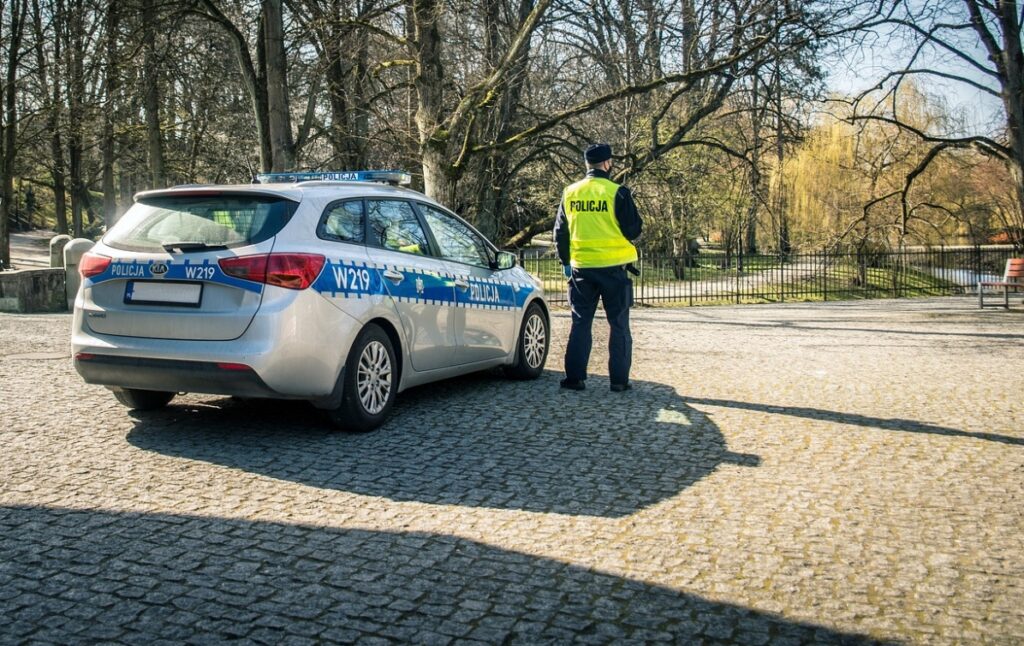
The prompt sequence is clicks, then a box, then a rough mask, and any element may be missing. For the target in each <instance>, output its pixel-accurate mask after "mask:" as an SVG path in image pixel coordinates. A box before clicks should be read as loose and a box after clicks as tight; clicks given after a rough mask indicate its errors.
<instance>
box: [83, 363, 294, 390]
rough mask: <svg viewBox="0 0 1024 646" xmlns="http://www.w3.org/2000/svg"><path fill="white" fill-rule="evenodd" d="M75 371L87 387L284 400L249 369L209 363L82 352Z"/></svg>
mask: <svg viewBox="0 0 1024 646" xmlns="http://www.w3.org/2000/svg"><path fill="white" fill-rule="evenodd" d="M74 364H75V370H77V371H78V374H80V375H81V376H82V378H83V379H84V380H85V382H86V383H89V384H99V385H103V386H114V387H118V388H138V389H140V390H159V391H164V392H202V393H210V394H215V395H233V396H236V397H275V398H279V397H281V396H282V395H281V393H278V392H276V391H275V390H273V389H272V388H270V386H268V385H267V384H266V383H265V382H264V381H263V380H262V379H261V378H260V376H259V375H257V374H256V372H255V371H253V369H252V368H249V367H248V366H242V365H241V364H235V363H216V362H209V361H177V360H171V359H147V358H142V357H118V356H111V355H98V354H89V353H86V352H79V353H78V354H76V355H75V358H74Z"/></svg>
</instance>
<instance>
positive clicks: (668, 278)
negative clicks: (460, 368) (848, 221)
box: [521, 245, 1022, 306]
mask: <svg viewBox="0 0 1024 646" xmlns="http://www.w3.org/2000/svg"><path fill="white" fill-rule="evenodd" d="M1021 255H1022V254H1021V252H1020V251H1015V250H1014V248H1013V247H1011V246H1008V245H1007V246H985V247H977V246H976V247H941V248H915V249H909V250H904V251H898V252H883V251H860V252H858V251H856V250H854V251H848V252H847V251H844V252H836V251H821V252H817V253H791V254H789V255H787V256H779V255H772V254H746V255H742V256H738V255H726V254H724V253H716V252H710V253H709V252H703V253H701V254H700V255H697V256H690V257H685V256H680V257H672V256H657V255H651V254H644V253H641V256H640V260H639V262H638V263H637V268H638V269H639V270H640V276H638V277H634V278H633V300H634V302H635V303H636V304H638V305H664V306H685V305H714V304H729V303H734V304H735V303H779V302H786V301H830V300H850V299H866V298H903V297H914V296H942V295H951V294H963V293H967V292H973V291H974V290H975V289H976V285H977V283H978V281H979V280H998V279H1000V278H1001V277H1002V274H1003V269H1004V267H1005V266H1006V260H1007V259H1008V258H1012V257H1018V256H1021ZM521 262H522V264H523V266H524V267H525V268H526V270H527V271H529V272H530V273H532V274H533V275H534V276H536V277H538V278H539V279H540V280H541V281H542V282H543V284H544V290H545V291H546V292H547V296H548V300H549V302H551V303H552V304H553V305H564V304H566V300H567V295H566V288H565V278H564V277H563V275H562V268H561V266H560V265H559V262H558V259H557V258H553V257H540V258H521Z"/></svg>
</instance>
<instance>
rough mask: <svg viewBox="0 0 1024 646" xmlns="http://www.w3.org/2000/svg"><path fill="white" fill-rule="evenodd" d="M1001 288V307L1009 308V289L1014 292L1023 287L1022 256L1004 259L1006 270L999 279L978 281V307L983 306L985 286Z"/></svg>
mask: <svg viewBox="0 0 1024 646" xmlns="http://www.w3.org/2000/svg"><path fill="white" fill-rule="evenodd" d="M986 287H1002V288H1003V307H1004V308H1006V309H1010V290H1011V289H1013V290H1014V291H1015V292H1017V291H1020V290H1021V289H1024V258H1010V259H1009V260H1007V261H1006V271H1004V272H1003V279H1002V280H999V281H984V280H979V281H978V307H985V288H986Z"/></svg>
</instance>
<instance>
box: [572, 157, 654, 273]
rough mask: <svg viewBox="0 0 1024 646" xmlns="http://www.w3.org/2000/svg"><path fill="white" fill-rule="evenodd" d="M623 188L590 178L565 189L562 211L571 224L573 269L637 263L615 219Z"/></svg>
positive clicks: (600, 179)
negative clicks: (616, 202) (616, 196)
mask: <svg viewBox="0 0 1024 646" xmlns="http://www.w3.org/2000/svg"><path fill="white" fill-rule="evenodd" d="M618 190H619V185H618V184H616V183H615V182H613V181H611V180H608V179H604V178H601V177H587V178H585V179H583V180H581V181H579V182H576V183H575V184H572V185H571V186H569V187H568V188H566V189H565V193H563V195H562V210H563V211H564V212H565V216H566V220H567V221H568V223H569V258H570V260H571V264H572V266H573V267H576V268H578V269H596V268H599V267H614V266H616V265H626V264H629V263H631V262H636V260H637V253H636V247H634V246H633V245H632V244H631V243H630V242H629V240H627V239H626V237H625V236H623V235H622V230H621V229H620V228H619V221H618V220H617V219H615V194H616V193H617V192H618Z"/></svg>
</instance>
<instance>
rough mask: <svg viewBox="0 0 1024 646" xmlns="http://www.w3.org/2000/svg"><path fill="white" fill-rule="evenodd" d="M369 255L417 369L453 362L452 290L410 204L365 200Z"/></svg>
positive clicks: (434, 367) (441, 365) (436, 367)
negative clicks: (400, 323)
mask: <svg viewBox="0 0 1024 646" xmlns="http://www.w3.org/2000/svg"><path fill="white" fill-rule="evenodd" d="M366 212H367V223H368V241H367V242H368V245H369V254H370V260H371V263H372V265H373V266H374V267H375V271H377V272H379V274H380V280H381V282H382V284H383V285H384V287H385V289H386V290H387V293H388V295H389V296H390V297H391V301H392V304H393V305H394V307H395V310H396V312H397V313H398V317H399V319H400V320H401V321H402V327H403V330H404V332H405V338H406V343H407V344H408V346H409V348H408V349H409V357H410V360H411V361H412V366H413V369H414V370H416V371H417V372H422V371H425V370H436V369H438V368H446V367H448V366H450V365H453V358H454V356H455V349H456V348H455V334H454V330H453V328H452V324H451V318H452V311H453V310H454V305H455V292H454V289H455V288H454V286H453V284H452V280H451V278H450V277H449V276H448V267H447V265H446V264H445V262H444V261H443V260H441V259H440V258H438V257H436V256H434V255H432V254H433V253H434V251H433V248H432V247H431V246H430V242H429V238H428V237H427V235H426V232H425V230H424V228H423V224H422V222H421V221H420V218H419V217H418V216H417V213H416V211H415V209H414V208H413V206H412V203H411V202H409V201H407V200H397V199H367V200H366Z"/></svg>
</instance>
